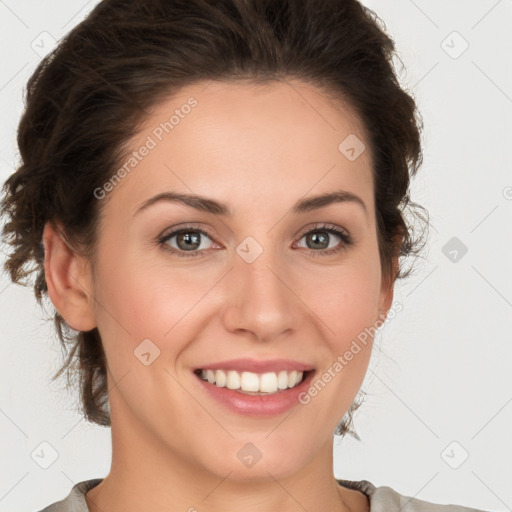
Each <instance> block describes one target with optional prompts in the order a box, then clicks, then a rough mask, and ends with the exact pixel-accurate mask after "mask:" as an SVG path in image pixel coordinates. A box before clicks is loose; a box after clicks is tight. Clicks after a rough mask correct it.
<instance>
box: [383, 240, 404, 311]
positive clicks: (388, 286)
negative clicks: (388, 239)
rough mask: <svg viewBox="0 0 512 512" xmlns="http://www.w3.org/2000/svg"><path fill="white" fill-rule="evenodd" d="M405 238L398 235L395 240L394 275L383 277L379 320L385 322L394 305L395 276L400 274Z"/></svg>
mask: <svg viewBox="0 0 512 512" xmlns="http://www.w3.org/2000/svg"><path fill="white" fill-rule="evenodd" d="M402 241H403V236H402V235H396V236H395V238H394V250H393V262H392V275H391V276H387V277H386V276H383V277H382V283H381V291H380V297H379V318H381V319H382V320H385V319H386V317H387V315H388V311H389V309H390V308H391V304H393V292H394V287H395V276H396V274H397V272H398V258H399V255H400V248H401V246H402Z"/></svg>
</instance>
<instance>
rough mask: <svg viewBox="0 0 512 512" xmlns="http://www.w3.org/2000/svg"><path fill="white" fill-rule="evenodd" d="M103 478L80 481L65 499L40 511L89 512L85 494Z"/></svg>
mask: <svg viewBox="0 0 512 512" xmlns="http://www.w3.org/2000/svg"><path fill="white" fill-rule="evenodd" d="M102 480H103V479H102V478H94V479H92V480H84V481H83V482H78V483H77V484H75V485H74V486H73V488H72V489H71V491H70V493H69V494H68V495H67V496H66V497H65V498H64V499H63V500H61V501H57V502H55V503H52V504H51V505H48V506H47V507H46V508H44V509H43V510H40V511H39V512H89V509H88V508H87V502H86V501H85V495H86V493H87V491H89V490H91V489H92V488H93V487H96V486H97V485H98V484H99V483H100V482H101V481H102Z"/></svg>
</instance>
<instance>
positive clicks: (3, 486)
mask: <svg viewBox="0 0 512 512" xmlns="http://www.w3.org/2000/svg"><path fill="white" fill-rule="evenodd" d="M96 3H97V1H96V0H92V1H89V2H87V1H85V0H73V1H69V0H66V1H64V0H48V1H45V2H38V1H34V0H32V1H21V2H15V1H13V0H3V1H0V38H1V44H0V52H1V62H2V66H1V70H0V102H1V108H2V110H1V112H2V116H1V129H2V133H1V137H0V144H1V146H0V178H1V181H2V183H3V182H4V181H5V179H6V178H7V177H8V175H9V174H10V173H12V172H13V170H14V168H15V167H16V165H17V163H18V155H17V149H16V140H15V136H16V126H17V122H18V120H19V117H20V114H21V112H22V109H23V101H22V94H23V87H24V85H25V83H26V81H27V79H28V77H29V76H30V74H31V73H32V71H33V70H34V68H35V66H36V65H37V63H38V61H39V60H40V58H41V56H42V55H43V54H44V53H46V52H47V51H49V50H50V49H51V47H52V41H53V39H55V40H58V39H60V38H61V37H62V36H64V35H65V34H66V33H67V32H68V31H69V30H70V29H71V28H72V27H73V26H74V25H76V24H77V23H79V22H80V21H81V20H82V19H83V18H84V17H85V16H86V14H87V13H88V12H89V11H90V10H91V9H92V8H93V7H94V6H95V5H96ZM363 3H364V4H365V5H367V6H368V7H370V8H372V9H374V10H375V11H376V12H377V14H378V15H379V16H380V18H381V19H382V20H383V21H384V22H385V24H386V27H387V29H388V31H389V33H390V34H391V35H392V37H393V38H394V39H395V41H396V44H397V47H398V50H399V55H400V57H401V59H402V61H403V63H404V65H405V70H400V71H399V75H400V79H401V81H402V84H403V85H404V86H405V87H406V88H408V90H409V91H410V92H411V93H412V94H413V95H414V97H415V99H416V101H417V103H418V105H419V108H420V110H421V112H422V116H423V120H424V123H425V130H424V134H423V143H424V155H425V156H424V164H423V167H422V169H421V171H420V175H419V176H418V178H417V179H416V180H415V181H414V182H413V186H412V198H413V200H415V201H417V202H419V203H420V204H422V205H424V206H425V207H426V208H427V209H428V210H429V212H430V220H431V229H430V238H429V243H428V247H427V249H426V252H425V259H424V260H418V261H417V262H416V269H417V271H416V274H415V275H413V276H412V277H410V278H409V279H408V280H407V282H403V283H398V284H397V286H396V292H395V302H399V303H400V304H401V305H402V308H403V309H402V311H401V312H400V313H399V314H398V315H397V316H396V317H395V318H394V319H393V320H392V321H391V322H389V323H388V324H386V325H385V326H384V328H383V329H382V331H381V333H380V334H379V335H378V337H377V343H376V347H375V349H374V354H373V357H372V361H371V363H370V369H369V371H368V375H367V378H366V380H365V382H364V383H363V386H362V389H363V390H365V391H366V392H367V393H368V396H367V398H366V401H365V404H364V405H363V406H362V407H361V409H360V410H359V412H358V413H357V415H356V423H355V426H356V429H357V431H358V433H359V435H360V436H361V437H362V441H361V442H358V441H356V440H354V439H352V438H346V439H342V440H340V439H335V442H334V458H335V467H334V471H335V476H336V477H338V478H345V479H354V480H362V479H366V480H369V481H371V482H372V483H374V484H375V485H377V486H381V485H382V486H384V485H386V486H390V487H392V488H393V489H395V490H397V491H398V492H400V493H402V494H404V495H407V496H415V497H416V498H420V499H424V500H428V501H433V502H437V503H456V504H461V505H466V506H471V507H475V508H481V509H484V510H501V511H505V510H512V485H511V482H512V464H511V460H512V457H511V454H512V440H511V437H510V432H511V426H512V372H511V371H510V367H511V361H512V343H511V342H512V339H511V335H510V333H511V331H512V315H511V313H512V271H511V265H510V262H511V261H512V257H511V256H512V254H511V253H512V244H511V242H510V240H512V223H511V222H510V221H511V218H512V217H511V212H512V200H511V199H512V173H511V171H510V169H511V164H512V149H511V148H512V145H511V144H510V137H511V135H512V130H511V128H512V65H511V64H512V62H511V59H510V55H512V32H511V30H510V27H511V22H512V2H511V1H510V0H501V1H496V0H481V1H462V0H457V1H456V0H448V1H447V0H430V1H428V2H427V1H426V0H415V1H413V0H365V1H364V2H363ZM398 65H399V63H398ZM466 250H467V252H465V251H466ZM3 260H4V256H2V263H3ZM47 318H49V312H46V313H45V312H44V311H42V310H41V309H40V308H39V306H37V304H36V302H35V299H34V297H33V294H32V290H31V289H30V288H26V289H25V288H22V287H19V286H14V285H12V284H9V280H8V278H7V276H6V275H2V276H1V280H0V326H1V327H0V343H1V349H2V357H1V359H0V365H1V366H0V375H1V389H2V393H1V397H0V429H1V436H2V444H1V452H0V460H1V461H2V468H1V479H0V511H1V512H7V511H9V512H33V511H35V510H40V509H42V508H43V507H44V506H46V505H48V504H50V503H53V502H54V501H57V500H59V499H62V498H63V497H64V496H66V495H67V494H68V492H69V490H70V489H71V487H72V485H73V484H74V483H76V482H79V481H81V480H85V479H89V478H102V477H104V476H105V475H106V474H107V473H108V470H109V467H110V458H111V445H110V430H109V429H107V428H102V427H97V426H94V425H92V424H89V423H87V422H86V421H85V420H83V419H82V418H81V416H80V415H79V414H78V412H77V410H76V403H77V400H78V398H77V395H76V394H75V393H74V392H66V391H65V390H64V384H65V382H64V380H60V381H57V382H53V383H52V382H50V376H51V375H53V373H54V372H55V370H56V369H57V368H58V367H59V366H60V363H61V357H62V356H61V351H60V346H59V342H58V340H57V338H56V336H55V335H54V332H53V328H52V323H51V322H50V321H48V320H47ZM41 443H49V445H51V447H52V448H50V447H49V446H48V445H46V444H43V445H41ZM53 450H55V453H54V452H53ZM34 451H35V453H34ZM37 453H39V454H41V453H44V454H45V456H44V457H40V458H39V459H38V457H37V456H36V454H37ZM53 458H55V460H54V461H53V462H52V460H53ZM51 462H52V463H51ZM50 463H51V464H50ZM41 464H43V465H45V464H50V465H49V467H47V468H44V467H41Z"/></svg>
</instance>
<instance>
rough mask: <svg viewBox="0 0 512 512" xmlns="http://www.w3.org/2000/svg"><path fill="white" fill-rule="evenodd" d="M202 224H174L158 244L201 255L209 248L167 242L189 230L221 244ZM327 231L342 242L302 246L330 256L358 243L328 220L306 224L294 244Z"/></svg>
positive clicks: (172, 250) (189, 253)
mask: <svg viewBox="0 0 512 512" xmlns="http://www.w3.org/2000/svg"><path fill="white" fill-rule="evenodd" d="M199 226H201V224H199V223H194V222H189V223H184V224H183V225H182V226H181V227H180V225H177V226H173V227H172V228H169V230H166V231H167V233H166V231H164V232H163V233H162V234H161V235H159V236H158V237H157V241H158V244H159V245H161V246H164V249H165V250H167V251H169V252H171V253H173V254H176V255H178V257H182V256H183V257H187V256H189V257H194V256H196V257H199V256H202V255H203V253H204V252H205V251H207V250H208V249H195V250H193V251H183V250H179V249H175V248H174V247H170V246H169V245H168V244H167V243H166V242H167V241H168V240H170V239H171V238H173V237H175V236H177V235H179V234H180V233H182V232H187V231H196V232H198V233H201V234H202V235H206V236H207V237H208V238H210V240H211V241H212V242H213V243H214V244H217V245H221V244H219V243H218V242H217V241H216V239H215V237H214V236H212V235H211V234H210V233H209V231H208V229H204V228H203V227H199ZM322 230H324V231H326V232H328V233H330V234H334V235H335V236H337V237H338V238H340V239H341V242H340V243H339V244H338V245H337V246H336V247H331V248H330V249H321V250H313V249H308V248H301V249H305V250H307V251H310V254H311V255H314V256H328V255H331V254H334V253H338V252H341V251H343V250H345V249H347V248H348V247H349V246H352V245H356V243H355V241H354V240H353V238H352V236H351V234H350V233H349V232H348V231H347V230H346V229H345V228H343V227H341V226H338V225H336V224H331V223H327V222H317V223H314V224H313V225H309V226H306V227H305V228H303V229H302V230H300V231H299V233H300V235H297V234H296V235H294V238H297V240H296V242H294V244H296V243H298V242H299V241H300V240H301V239H302V238H303V237H304V236H305V235H307V234H309V233H311V232H314V231H322Z"/></svg>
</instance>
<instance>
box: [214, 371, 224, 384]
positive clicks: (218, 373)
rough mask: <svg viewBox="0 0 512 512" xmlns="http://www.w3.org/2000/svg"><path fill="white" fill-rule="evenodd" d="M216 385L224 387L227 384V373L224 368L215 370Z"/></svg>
mask: <svg viewBox="0 0 512 512" xmlns="http://www.w3.org/2000/svg"><path fill="white" fill-rule="evenodd" d="M215 385H216V386H218V387H219V388H223V387H224V386H225V385H226V374H225V372H223V371H222V370H216V371H215Z"/></svg>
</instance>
